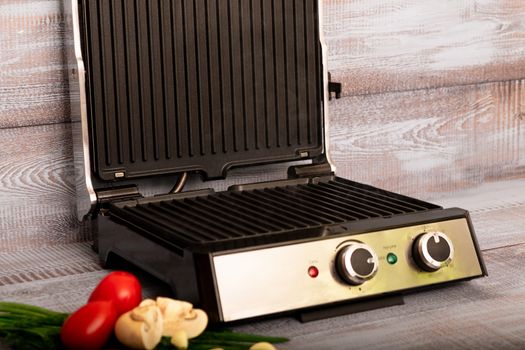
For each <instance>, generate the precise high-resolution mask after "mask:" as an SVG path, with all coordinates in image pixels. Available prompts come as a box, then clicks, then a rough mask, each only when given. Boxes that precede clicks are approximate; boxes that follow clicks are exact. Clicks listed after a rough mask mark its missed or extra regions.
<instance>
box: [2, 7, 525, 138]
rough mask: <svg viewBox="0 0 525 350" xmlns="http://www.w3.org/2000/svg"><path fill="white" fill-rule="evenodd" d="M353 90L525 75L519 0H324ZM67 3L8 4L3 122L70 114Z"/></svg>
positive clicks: (338, 74)
mask: <svg viewBox="0 0 525 350" xmlns="http://www.w3.org/2000/svg"><path fill="white" fill-rule="evenodd" d="M323 5H324V11H325V16H324V20H325V25H324V27H323V29H324V32H325V34H326V39H327V46H328V56H329V69H330V71H331V72H332V73H333V76H334V79H336V80H339V81H342V82H344V93H345V94H346V95H354V94H366V93H377V92H387V91H398V90H412V89H421V88H430V87H440V86H451V85H457V84H472V83H479V82H487V81H496V80H497V81H501V80H511V79H517V78H523V77H525V68H524V67H525V46H523V45H522V44H523V42H524V40H525V28H524V26H525V24H524V23H525V21H524V19H525V15H524V14H525V4H524V3H523V2H522V1H520V0H510V1H505V2H501V1H498V0H486V1H483V2H482V3H479V2H478V1H475V0H464V1H461V2H458V1H445V2H443V1H438V0H424V1H416V0H409V1H407V0H389V1H362V0H352V1H337V0H324V2H323ZM64 29H65V18H64V15H63V12H62V2H61V1H60V0H50V1H36V0H24V1H20V0H4V1H2V2H1V3H0V128H5V127H13V126H24V125H40V124H48V123H59V122H63V121H67V120H69V105H68V100H67V93H68V92H67V83H66V75H65V74H66V70H65V62H64V55H63V50H64V47H65V46H66V45H71V43H66V42H65V41H64Z"/></svg>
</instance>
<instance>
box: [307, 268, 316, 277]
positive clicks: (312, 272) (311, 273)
mask: <svg viewBox="0 0 525 350" xmlns="http://www.w3.org/2000/svg"><path fill="white" fill-rule="evenodd" d="M308 275H309V276H310V277H312V278H316V277H317V276H319V269H318V268H317V267H315V266H310V267H309V268H308Z"/></svg>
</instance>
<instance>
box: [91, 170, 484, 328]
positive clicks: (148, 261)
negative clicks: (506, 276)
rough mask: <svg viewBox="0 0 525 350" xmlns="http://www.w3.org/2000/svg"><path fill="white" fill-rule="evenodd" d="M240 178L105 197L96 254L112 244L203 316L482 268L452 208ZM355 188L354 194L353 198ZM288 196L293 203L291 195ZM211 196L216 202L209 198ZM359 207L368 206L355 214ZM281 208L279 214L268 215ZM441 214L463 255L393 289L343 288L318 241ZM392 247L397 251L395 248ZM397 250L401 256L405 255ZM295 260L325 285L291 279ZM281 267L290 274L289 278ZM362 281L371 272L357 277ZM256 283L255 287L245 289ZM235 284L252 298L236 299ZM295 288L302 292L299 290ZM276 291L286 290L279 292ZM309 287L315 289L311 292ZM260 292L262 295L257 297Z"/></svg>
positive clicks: (316, 182) (345, 189)
mask: <svg viewBox="0 0 525 350" xmlns="http://www.w3.org/2000/svg"><path fill="white" fill-rule="evenodd" d="M243 188H244V189H245V190H244V191H226V192H221V193H215V192H213V191H207V192H206V191H205V192H196V193H183V194H181V195H178V196H176V197H161V198H145V199H139V200H133V201H125V202H120V203H113V204H111V205H110V207H109V211H108V212H107V214H106V215H99V216H98V217H97V218H96V221H97V223H98V238H97V242H98V248H99V254H100V257H101V259H102V261H104V262H106V263H110V262H111V256H112V254H116V255H118V256H120V257H122V258H124V259H125V260H127V261H129V262H131V263H133V264H135V265H137V266H138V267H140V268H142V269H143V270H145V271H147V272H149V273H150V274H152V275H153V276H156V277H157V278H159V279H161V280H163V281H164V282H166V283H167V284H169V285H170V286H171V288H172V289H173V293H174V296H175V297H176V298H179V299H183V300H188V301H190V302H192V303H194V304H196V305H199V306H200V307H202V308H204V309H205V310H206V311H207V312H208V314H209V316H210V319H211V320H212V321H213V322H232V321H237V320H243V319H249V318H253V317H260V316H264V315H268V314H281V313H289V312H293V311H298V310H303V311H304V310H308V309H312V308H314V309H317V308H319V307H329V306H333V305H339V304H341V303H348V302H352V303H355V302H359V301H362V300H367V299H370V298H375V297H378V296H379V295H382V296H388V295H393V294H399V293H404V292H408V291H412V290H417V289H421V288H424V287H427V286H428V285H435V284H442V283H448V282H451V281H458V280H463V279H470V278H474V277H479V276H481V275H483V274H486V272H485V268H484V266H483V262H482V260H481V256H480V254H479V248H478V247H477V243H476V240H475V236H474V232H473V230H472V226H471V224H470V219H469V217H468V213H467V212H466V211H464V210H462V209H442V208H440V207H438V206H436V205H433V204H430V203H426V202H422V201H419V200H416V199H413V198H409V197H405V196H401V195H397V194H394V193H391V192H387V191H383V190H380V189H377V188H374V187H371V186H367V185H363V184H359V183H355V182H352V181H348V180H344V179H341V178H337V177H326V178H315V179H299V180H286V181H284V182H276V183H267V184H257V185H249V186H243ZM321 188H322V189H323V190H320V189H321ZM334 188H337V189H339V192H338V191H336V190H335V189H334ZM332 190H333V192H330V191H332ZM277 194H281V195H277ZM357 194H359V197H358V198H359V199H356V198H354V196H356V195H357ZM252 199H253V201H252ZM294 200H295V204H296V205H291V203H292V202H293V201H294ZM241 202H242V203H243V204H244V206H243V207H242V208H244V209H245V210H241V209H240V208H239V210H235V208H236V206H235V205H233V204H238V203H241ZM212 203H220V204H221V205H218V206H216V207H213V206H212ZM269 203H272V206H270V205H269ZM257 205H260V208H261V209H260V210H259V211H256V210H255V209H254V208H252V206H257ZM336 205H339V207H337V206H336ZM239 207H240V204H239ZM204 208H207V209H209V210H204ZM270 208H273V209H272V210H270ZM176 209H177V210H176ZM179 209H180V210H179ZM228 209H230V210H228ZM285 209H287V210H285ZM310 211H311V212H310ZM365 211H366V212H367V213H368V214H369V215H364V214H363V213H364V212H365ZM358 213H359V215H360V216H358ZM250 214H254V216H255V215H256V216H255V217H256V218H255V219H254V220H253V221H250V220H249V215H250ZM197 215H200V216H197ZM281 217H282V218H286V219H287V220H284V219H283V220H278V219H277V218H281ZM266 218H267V219H268V221H265V219H266ZM190 219H191V220H194V225H191V224H190ZM300 219H303V220H300ZM214 220H217V221H214ZM451 220H456V221H458V220H460V221H462V222H464V223H465V224H463V226H461V227H462V229H460V230H457V229H451V230H449V231H457V235H458V236H457V237H459V238H458V239H459V240H460V241H464V242H466V243H464V245H465V247H466V248H465V249H464V250H463V251H467V250H468V251H469V252H468V254H467V255H468V256H469V259H470V260H469V261H468V263H467V264H466V265H465V266H463V267H461V266H460V267H459V268H458V269H456V270H458V271H459V272H458V271H456V270H451V271H452V273H451V274H449V275H442V276H440V275H438V274H436V275H434V276H437V277H436V279H435V281H431V280H428V281H427V280H425V279H423V280H425V282H424V283H422V284H421V283H419V282H417V281H418V280H419V277H417V276H416V277H414V281H416V282H417V283H412V284H410V283H409V282H410V281H408V282H406V285H405V284H401V286H400V287H399V288H397V289H395V290H387V289H385V288H383V287H381V286H380V287H376V289H372V290H368V291H367V292H366V293H365V292H363V294H355V293H354V294H352V293H350V294H349V295H348V296H345V295H346V294H345V293H346V291H347V289H348V286H347V285H345V284H344V282H342V281H341V280H340V279H338V277H337V275H336V273H335V272H334V269H333V268H332V267H333V266H332V265H333V262H332V259H333V255H335V251H332V250H333V249H332V248H329V249H328V250H327V248H326V247H327V246H330V245H331V244H332V245H334V244H340V243H337V242H339V241H341V242H343V241H348V240H352V239H354V238H353V237H357V238H356V239H358V240H361V241H365V242H367V243H374V242H376V243H374V244H376V247H375V249H376V250H378V251H379V250H381V249H382V248H381V247H382V246H383V245H384V244H386V243H388V241H389V238H392V239H395V240H397V241H398V242H408V239H409V238H410V237H411V236H406V238H402V237H401V238H396V235H399V232H401V234H402V235H405V234H407V233H405V231H407V230H409V231H410V230H411V229H410V228H411V227H412V230H416V231H417V232H420V231H421V230H422V229H426V228H427V227H433V226H435V225H437V227H438V228H439V227H440V226H439V225H441V223H442V222H443V223H444V222H449V221H451ZM229 223H230V224H231V226H230V227H228V226H227V225H228V224H229ZM219 225H223V227H224V230H220V229H219ZM446 225H448V224H445V226H446ZM451 227H455V226H451ZM400 228H401V229H400ZM396 229H398V230H397V231H396ZM399 229H400V230H399ZM409 231H407V232H409ZM395 232H398V233H395ZM414 232H415V231H414ZM453 234H456V233H454V232H453ZM374 236H375V238H374ZM403 237H404V236H403ZM367 240H368V241H367ZM334 242H335V243H334ZM383 242H384V243H383ZM323 247H324V248H323ZM334 248H335V246H334ZM323 249H324V250H323ZM330 249H332V250H330ZM272 251H275V252H276V255H275V257H273V256H272V255H266V254H267V252H272ZM318 251H319V252H326V253H319V254H321V255H320V257H321V258H312V259H313V260H311V262H309V261H310V260H308V256H309V255H315V254H317V252H318ZM303 252H305V253H304V254H303ZM308 252H309V253H308ZM398 254H399V256H402V254H403V251H401V252H400V253H398ZM407 254H409V253H407ZM462 254H463V252H462ZM224 258H226V259H224ZM230 258H231V259H233V260H229V259H230ZM236 259H239V260H236ZM264 259H266V260H267V261H266V260H264ZM279 259H280V260H279ZM305 259H306V260H305ZM407 259H408V260H407ZM303 260H304V261H303ZM405 260H406V261H409V260H410V256H408V255H407V256H406V259H405ZM263 261H266V263H263ZM279 261H280V263H279ZM298 261H300V262H299V264H302V265H304V264H306V266H305V267H307V265H308V264H309V263H312V264H319V265H320V269H321V270H322V269H326V270H325V271H323V270H322V271H321V274H320V275H321V276H324V277H326V276H328V277H329V278H328V279H327V280H326V281H325V282H326V283H328V285H327V284H326V283H325V282H319V283H318V285H317V287H316V286H314V285H311V286H310V285H309V284H308V283H309V282H308V281H309V280H308V278H307V280H308V281H304V280H303V279H301V278H304V276H303V275H306V274H303V273H302V272H299V273H295V272H294V271H299V270H300V271H302V270H303V266H302V265H296V264H297V263H298ZM221 264H222V265H221ZM224 264H226V265H224ZM232 264H233V265H232ZM261 264H262V265H261ZM382 264H385V262H383V263H382ZM230 265H231V266H230ZM460 265H461V264H460ZM221 266H222V269H221ZM225 266H226V267H225ZM297 266H299V267H297ZM265 267H268V268H265ZM297 268H298V269H299V270H297ZM405 269H407V271H411V270H413V266H411V265H410V263H408V265H407V266H406V267H405ZM418 273H419V272H418ZM287 274H289V276H292V277H293V278H296V277H297V276H298V277H297V278H299V279H298V280H297V281H291V280H290V277H289V276H288V277H286V276H287ZM402 275H403V274H402ZM385 276H388V274H387V275H385ZM427 277H429V276H427ZM248 279H251V281H248ZM396 279H397V277H396ZM281 280H282V281H281ZM377 280H382V281H384V280H385V278H383V277H381V278H377ZM272 281H274V282H273V283H276V284H277V285H278V286H281V287H280V288H282V289H283V288H284V289H283V290H282V291H277V292H274V294H273V295H271V293H270V294H269V293H268V284H271V283H272ZM287 281H288V282H289V283H287ZM305 283H306V284H305ZM330 284H333V285H332V286H331V285H330ZM298 285H300V286H301V287H300V289H298V290H297V291H295V290H288V289H290V288H292V289H293V288H294V287H293V286H298ZM372 285H373V284H372V282H369V283H367V284H366V286H372ZM387 285H388V284H387ZM250 288H251V289H250ZM317 288H321V289H319V290H318V289H317ZM367 288H368V287H367ZM338 289H339V291H338ZM258 290H263V291H265V293H263V294H262V295H261V296H255V294H256V292H257V291H258ZM359 290H360V291H361V289H359ZM363 290H366V289H363ZM327 291H328V292H329V293H326V292H327ZM332 292H333V293H336V294H333V293H332ZM238 293H241V294H243V295H245V296H252V297H255V299H253V298H252V299H253V300H252V299H250V298H246V299H245V300H243V299H240V298H238V296H237V294H238ZM301 293H306V294H305V295H304V296H303V297H302V299H301V298H300V297H299V294H301ZM331 293H332V294H331ZM283 295H288V297H293V299H290V301H284V302H282V300H281V299H282V296H283ZM310 295H311V296H319V295H322V296H323V297H322V298H321V299H319V300H317V299H316V298H311V297H310ZM262 298H264V300H266V299H267V301H265V302H261V301H260V300H262ZM299 299H301V300H299ZM261 303H262V304H261ZM277 304H279V305H277ZM246 310H247V311H246Z"/></svg>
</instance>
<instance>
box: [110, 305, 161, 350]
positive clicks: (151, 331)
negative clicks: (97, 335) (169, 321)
mask: <svg viewBox="0 0 525 350" xmlns="http://www.w3.org/2000/svg"><path fill="white" fill-rule="evenodd" d="M162 325H163V319H162V313H161V311H160V309H159V307H158V306H156V305H151V304H150V305H143V306H138V307H136V308H135V309H133V310H131V311H128V312H126V313H125V314H123V315H122V316H120V317H119V319H118V320H117V323H116V324H115V335H116V336H117V339H118V340H119V341H120V342H121V343H122V344H124V345H125V346H127V347H129V348H131V349H137V350H142V349H146V350H149V349H154V348H155V347H156V346H157V345H158V344H159V343H160V341H161V339H162Z"/></svg>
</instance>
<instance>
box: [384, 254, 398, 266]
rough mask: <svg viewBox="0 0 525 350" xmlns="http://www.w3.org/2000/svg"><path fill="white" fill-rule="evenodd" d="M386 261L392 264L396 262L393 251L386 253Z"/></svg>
mask: <svg viewBox="0 0 525 350" xmlns="http://www.w3.org/2000/svg"><path fill="white" fill-rule="evenodd" d="M386 261H387V262H388V263H389V264H390V265H394V264H395V263H396V262H397V255H395V254H394V253H388V255H387V256H386Z"/></svg>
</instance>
